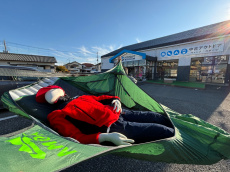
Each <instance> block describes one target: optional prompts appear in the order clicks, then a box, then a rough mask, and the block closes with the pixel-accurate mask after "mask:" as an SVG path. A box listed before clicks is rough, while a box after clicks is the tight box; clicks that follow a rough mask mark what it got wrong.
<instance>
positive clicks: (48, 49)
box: [1, 41, 97, 54]
mask: <svg viewBox="0 0 230 172" xmlns="http://www.w3.org/2000/svg"><path fill="white" fill-rule="evenodd" d="M1 42H3V41H1ZM6 43H10V44H13V45H19V46H23V47H27V48H36V49H40V50H46V51H54V52H57V51H58V52H63V53H74V54H81V53H80V52H71V51H63V50H56V49H50V48H40V47H34V46H30V45H24V44H19V43H15V42H8V41H7V42H6ZM92 53H93V52H92ZM93 54H97V53H93Z"/></svg>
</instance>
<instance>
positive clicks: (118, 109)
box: [112, 99, 122, 113]
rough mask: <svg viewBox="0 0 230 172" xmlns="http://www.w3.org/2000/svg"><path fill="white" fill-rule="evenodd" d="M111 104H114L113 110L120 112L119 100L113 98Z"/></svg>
mask: <svg viewBox="0 0 230 172" xmlns="http://www.w3.org/2000/svg"><path fill="white" fill-rule="evenodd" d="M112 104H114V108H113V110H116V112H117V113H118V112H119V111H120V113H121V112H122V108H121V102H120V101H119V100H117V99H116V100H113V101H112Z"/></svg>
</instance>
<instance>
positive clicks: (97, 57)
mask: <svg viewBox="0 0 230 172" xmlns="http://www.w3.org/2000/svg"><path fill="white" fill-rule="evenodd" d="M97 64H98V52H97Z"/></svg>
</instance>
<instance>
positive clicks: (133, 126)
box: [36, 85, 174, 145]
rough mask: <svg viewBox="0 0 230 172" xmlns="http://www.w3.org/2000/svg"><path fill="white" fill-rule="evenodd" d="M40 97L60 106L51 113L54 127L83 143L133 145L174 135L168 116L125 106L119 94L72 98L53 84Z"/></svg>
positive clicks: (50, 118)
mask: <svg viewBox="0 0 230 172" xmlns="http://www.w3.org/2000/svg"><path fill="white" fill-rule="evenodd" d="M36 101H37V102H39V103H47V102H48V103H50V104H54V105H55V106H57V107H58V108H57V110H54V111H53V112H51V113H50V114H48V117H47V118H48V121H49V123H50V126H51V128H52V129H54V130H55V131H57V132H58V133H59V134H60V135H62V136H65V137H71V138H74V139H76V140H78V141H79V142H80V143H83V144H103V143H104V142H111V143H113V144H114V145H130V144H132V143H134V142H135V143H144V142H150V141H154V140H158V139H163V138H168V137H172V136H173V135H174V129H173V127H172V124H171V122H170V121H169V119H167V118H166V117H165V116H163V115H161V114H159V113H156V112H151V111H131V110H122V108H121V103H120V98H119V97H118V96H109V95H102V96H93V95H83V96H79V97H74V98H70V97H69V96H68V95H66V94H65V91H64V90H63V89H62V88H61V87H59V86H55V85H52V86H48V87H43V88H41V89H40V90H39V91H38V92H37V94H36Z"/></svg>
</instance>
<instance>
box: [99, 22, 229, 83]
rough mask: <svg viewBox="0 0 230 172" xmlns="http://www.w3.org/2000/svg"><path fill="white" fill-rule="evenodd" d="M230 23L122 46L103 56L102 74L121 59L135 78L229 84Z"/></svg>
mask: <svg viewBox="0 0 230 172" xmlns="http://www.w3.org/2000/svg"><path fill="white" fill-rule="evenodd" d="M229 47H230V20H228V21H224V22H220V23H216V24H212V25H208V26H204V27H200V28H196V29H192V30H188V31H184V32H180V33H176V34H173V35H169V36H165V37H161V38H157V39H152V40H149V41H145V42H141V43H137V44H133V45H129V46H125V47H122V48H120V49H118V50H115V51H113V52H110V53H108V54H105V55H103V56H101V62H102V71H106V70H108V69H111V68H112V67H113V66H114V65H115V64H116V63H117V60H118V58H120V57H121V59H122V63H123V66H124V67H125V70H126V72H127V73H128V74H129V75H132V76H134V77H136V78H138V79H139V78H141V79H143V78H146V79H163V78H172V79H175V80H177V81H191V82H204V83H222V84H225V83H229V77H230V59H229V54H230V48H229Z"/></svg>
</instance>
